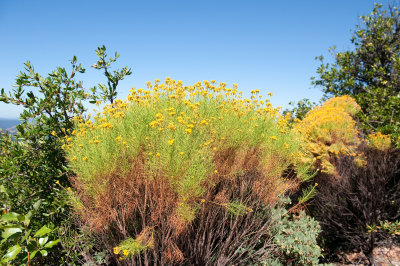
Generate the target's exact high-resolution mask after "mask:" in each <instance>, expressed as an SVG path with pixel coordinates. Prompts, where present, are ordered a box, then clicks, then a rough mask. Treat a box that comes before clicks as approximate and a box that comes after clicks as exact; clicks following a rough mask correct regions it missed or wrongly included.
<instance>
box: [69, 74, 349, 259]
mask: <svg viewBox="0 0 400 266" xmlns="http://www.w3.org/2000/svg"><path fill="white" fill-rule="evenodd" d="M288 119H289V116H286V117H283V116H282V115H280V109H279V108H273V107H272V105H271V104H270V102H269V99H268V98H263V97H262V96H260V95H259V91H258V90H254V91H252V95H251V97H250V99H246V98H243V96H242V92H240V91H238V88H237V85H235V84H234V86H233V87H232V88H228V87H227V86H226V84H225V83H219V84H217V83H216V82H215V81H204V82H203V83H201V82H198V83H196V84H193V85H191V86H184V85H183V82H182V81H175V80H172V79H170V78H167V79H166V80H165V82H164V83H161V82H160V81H159V80H156V81H155V82H154V83H153V84H152V83H150V82H148V83H147V89H146V90H145V89H135V88H132V89H131V92H130V94H129V96H128V97H127V99H126V100H125V101H121V100H116V101H115V102H114V104H112V105H106V106H105V107H104V109H103V110H100V111H99V112H98V113H97V114H96V115H95V116H94V117H93V118H86V119H85V118H84V117H82V116H80V117H76V118H75V121H76V130H75V132H73V137H72V139H65V146H64V148H65V150H66V152H67V158H68V159H69V161H70V164H71V166H72V168H73V169H74V171H75V173H76V177H74V178H72V183H73V184H74V187H75V189H76V194H74V195H76V196H75V197H76V198H75V199H74V202H75V209H76V212H77V213H78V214H79V215H80V216H81V219H82V220H83V221H84V222H86V223H87V224H88V225H89V226H90V227H91V228H92V229H93V230H94V231H95V232H99V231H105V230H110V228H113V230H114V231H113V232H114V233H115V232H116V231H117V232H119V233H120V235H124V236H127V235H131V236H132V235H136V238H129V237H128V238H127V239H126V240H125V241H124V242H122V244H121V243H114V245H115V246H118V247H121V246H122V249H124V250H127V251H129V252H126V253H127V254H137V253H140V252H142V251H143V250H145V249H147V248H151V246H153V245H156V243H157V241H160V240H159V239H158V238H157V237H155V236H154V235H157V234H160V232H159V231H157V230H162V229H160V228H169V229H168V230H170V231H169V232H170V233H169V234H168V237H167V238H166V239H169V240H168V241H170V242H169V243H165V245H166V246H168V245H169V247H168V248H167V247H166V248H167V251H165V252H167V253H168V252H169V251H171V252H172V251H173V252H174V253H176V254H178V255H179V249H178V248H177V245H176V244H175V242H173V236H177V235H180V234H182V232H184V231H185V230H187V228H188V226H189V225H190V224H191V223H192V222H193V221H194V220H195V218H196V217H197V216H198V214H199V213H200V212H201V209H202V208H204V206H209V205H213V206H215V207H224V208H226V209H227V211H232V212H234V210H236V209H244V210H252V209H251V207H252V206H246V203H243V202H240V201H238V200H236V199H235V198H234V196H232V195H234V194H232V195H231V194H229V193H230V192H229V191H230V190H229V189H228V188H230V187H234V186H235V184H236V183H235V182H236V179H237V178H238V176H246V175H247V176H251V177H252V179H251V180H250V181H249V182H248V186H249V193H250V195H252V196H251V197H252V198H256V199H258V200H259V201H261V202H263V203H264V204H268V205H271V206H273V205H274V204H275V203H276V202H277V201H278V198H279V196H281V195H284V194H285V193H287V191H288V190H290V189H293V188H294V187H296V186H297V185H298V182H299V181H300V180H302V179H307V178H309V175H308V169H309V165H308V164H307V163H306V162H303V161H302V160H301V158H300V157H298V156H295V155H297V154H298V153H302V152H303V151H302V145H301V141H302V140H301V137H300V136H299V133H298V132H296V131H292V130H290V129H289V127H288ZM349 134H350V133H349ZM289 168H290V169H291V170H292V172H295V173H296V177H295V178H282V177H283V175H284V172H285V171H286V170H287V169H289ZM250 174H251V175H250ZM246 184H247V183H246ZM217 188H218V189H217ZM238 189H239V187H237V188H235V189H234V190H232V191H236V190H238ZM210 191H214V192H215V193H214V192H213V193H214V194H213V193H211V192H210ZM229 195H231V196H229ZM76 202H80V203H79V204H78V203H76ZM232 206H236V207H235V208H232ZM246 213H247V212H246ZM240 214H242V213H241V212H240ZM135 219H136V220H137V222H136V225H135V226H136V227H135V226H134V228H135V229H134V230H132V229H130V230H131V231H132V232H131V233H130V234H127V232H126V231H124V230H129V229H128V228H132V224H130V225H129V226H128V224H129V223H135V222H134V220H135ZM116 224H119V226H116ZM121 224H122V225H121ZM163 230H164V229H163ZM165 230H166V229H165ZM138 237H139V238H141V239H142V240H143V241H138ZM157 239H158V240H157ZM129 243H130V244H132V245H131V246H132V247H129V245H130V244H129ZM140 243H142V244H140ZM149 243H151V244H149ZM122 249H121V250H122ZM119 251H120V250H118V252H119ZM168 254H169V253H168ZM176 254H175V255H174V256H172V255H169V257H171V260H175V261H176V260H179V259H181V258H182V256H181V255H179V256H178V255H176Z"/></svg>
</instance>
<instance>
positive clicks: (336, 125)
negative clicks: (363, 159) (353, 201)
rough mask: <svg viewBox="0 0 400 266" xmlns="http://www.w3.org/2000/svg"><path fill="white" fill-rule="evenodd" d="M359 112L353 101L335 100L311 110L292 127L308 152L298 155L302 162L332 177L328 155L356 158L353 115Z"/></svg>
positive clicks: (356, 141) (358, 141)
mask: <svg viewBox="0 0 400 266" xmlns="http://www.w3.org/2000/svg"><path fill="white" fill-rule="evenodd" d="M359 110H360V106H359V105H358V104H357V103H356V102H355V101H354V99H353V98H351V97H349V96H342V97H335V98H331V99H329V100H327V101H326V102H325V103H324V104H323V105H322V106H317V107H315V108H314V109H312V110H311V111H310V112H308V113H307V115H306V116H305V118H304V119H303V120H302V121H297V122H296V123H295V125H294V128H295V130H297V131H299V132H300V133H301V135H302V136H303V138H304V140H305V143H306V144H305V145H306V146H305V149H306V150H307V151H308V153H307V154H305V155H304V154H303V155H301V156H303V159H304V160H305V161H309V162H313V163H316V164H317V165H316V166H317V167H321V169H322V171H324V172H327V173H330V174H332V173H333V172H334V170H335V169H334V167H333V165H332V164H331V163H330V158H331V156H339V155H350V156H353V157H356V156H357V153H356V152H355V149H356V147H357V146H358V144H359V143H360V139H359V138H358V130H357V128H356V122H355V121H354V120H353V118H352V115H354V114H356V112H358V111H359Z"/></svg>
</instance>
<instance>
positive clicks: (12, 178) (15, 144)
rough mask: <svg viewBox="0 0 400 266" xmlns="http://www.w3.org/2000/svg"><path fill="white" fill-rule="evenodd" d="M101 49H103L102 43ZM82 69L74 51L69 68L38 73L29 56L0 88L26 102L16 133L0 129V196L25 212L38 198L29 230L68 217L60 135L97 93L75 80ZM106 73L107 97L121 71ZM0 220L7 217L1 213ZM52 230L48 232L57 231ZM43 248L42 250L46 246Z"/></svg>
mask: <svg viewBox="0 0 400 266" xmlns="http://www.w3.org/2000/svg"><path fill="white" fill-rule="evenodd" d="M102 49H104V51H105V47H104V46H103V47H102ZM101 58H103V59H104V58H105V56H103V57H101ZM114 61H115V58H114V59H112V60H111V61H110V62H107V63H105V65H104V66H105V67H109V66H110V63H111V62H114ZM84 72H85V69H84V68H83V67H82V66H81V64H78V63H77V58H76V57H73V59H72V60H71V70H70V71H68V70H67V69H66V68H63V67H58V68H57V69H56V70H54V71H52V72H51V73H49V74H48V76H47V77H43V76H41V75H40V74H39V73H37V72H36V71H35V70H34V68H33V66H32V65H31V63H30V62H29V61H28V62H26V63H25V71H23V72H21V73H20V74H19V75H18V76H17V79H16V85H15V87H16V88H15V89H14V90H13V91H12V92H8V93H6V92H5V91H4V89H2V90H1V92H0V101H2V102H4V103H8V104H14V105H21V106H23V107H24V111H23V112H22V114H21V115H20V120H21V124H20V125H18V126H17V129H18V132H17V135H16V136H14V138H12V137H11V136H10V135H9V134H7V133H2V132H0V185H2V186H3V188H4V190H5V191H6V194H7V197H5V196H4V195H5V194H4V193H3V194H4V195H0V201H1V202H2V205H3V209H4V212H5V213H6V212H10V211H11V212H13V213H19V214H23V213H29V211H30V210H31V208H32V206H33V204H34V203H35V202H37V201H39V200H40V201H41V205H40V207H38V209H37V211H36V215H35V216H34V217H32V219H31V221H30V228H31V229H32V230H33V232H34V231H35V230H38V229H39V228H42V227H43V226H45V225H46V226H49V227H52V228H57V227H58V226H60V225H61V224H62V223H64V222H65V221H67V220H68V219H70V218H69V216H70V215H69V208H68V206H67V200H66V198H65V195H64V192H63V190H64V189H63V187H67V186H69V185H70V184H69V180H68V176H70V175H71V172H70V168H69V165H68V162H67V160H66V158H65V153H64V149H63V148H64V147H65V146H63V143H62V141H61V139H64V140H67V141H68V136H69V135H70V134H71V133H72V132H73V130H74V118H73V117H76V116H81V117H82V115H83V114H84V113H85V111H86V107H85V102H86V101H90V102H91V103H95V102H96V101H97V100H98V99H100V98H101V96H100V95H98V94H97V88H96V87H94V88H92V89H90V90H87V89H85V88H84V87H83V85H82V82H81V81H77V80H76V74H77V73H84ZM124 73H125V72H124ZM107 78H109V79H111V81H110V80H109V84H112V88H113V90H112V92H113V93H112V97H109V99H110V101H111V102H112V99H113V97H115V96H116V85H117V84H118V80H120V76H118V77H115V76H113V75H108V76H107ZM115 82H116V83H115ZM28 89H31V90H28ZM0 222H5V221H4V219H3V218H0ZM55 231H56V230H55ZM55 231H54V232H53V231H52V234H53V235H52V236H50V237H55V234H56V232H55ZM8 245H14V246H15V245H19V246H20V247H22V246H23V243H22V242H18V241H13V242H10V241H8V242H3V245H2V246H1V250H0V255H1V254H3V253H4V252H6V250H8V248H9V247H8ZM21 252H22V251H21ZM59 252H61V251H60V250H59ZM41 254H42V255H43V256H44V255H47V252H43V253H41ZM51 256H52V257H53V258H52V259H54V260H49V259H48V260H49V261H47V263H48V264H53V265H54V264H58V262H57V260H59V259H60V257H62V256H61V254H60V253H58V254H57V255H55V256H53V254H49V257H51ZM16 259H18V257H17V258H16ZM18 262H19V263H22V261H18ZM15 263H17V262H15Z"/></svg>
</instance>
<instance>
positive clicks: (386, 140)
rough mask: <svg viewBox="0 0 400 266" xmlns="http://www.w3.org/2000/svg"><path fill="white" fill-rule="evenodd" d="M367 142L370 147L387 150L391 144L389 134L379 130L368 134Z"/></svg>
mask: <svg viewBox="0 0 400 266" xmlns="http://www.w3.org/2000/svg"><path fill="white" fill-rule="evenodd" d="M368 143H369V145H370V146H371V147H374V148H376V149H378V150H382V151H384V150H387V149H389V148H390V147H391V146H392V140H391V138H390V135H384V134H382V133H381V132H377V133H374V134H369V135H368Z"/></svg>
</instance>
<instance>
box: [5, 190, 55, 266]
mask: <svg viewBox="0 0 400 266" xmlns="http://www.w3.org/2000/svg"><path fill="white" fill-rule="evenodd" d="M0 193H6V190H5V188H4V187H0ZM40 204H41V201H40V200H39V201H38V202H36V203H35V204H34V205H33V208H32V210H30V211H29V212H28V213H27V214H25V215H24V214H18V213H15V212H7V211H6V210H7V209H0V210H1V211H2V212H4V214H3V215H2V216H1V219H0V232H1V238H2V240H1V242H0V247H1V248H0V262H2V263H10V262H13V261H14V260H16V259H17V258H18V259H19V260H18V261H22V262H23V263H26V264H27V265H29V263H31V262H32V260H33V259H34V258H35V257H36V255H40V257H41V258H40V260H39V261H40V262H42V261H43V260H42V258H43V257H46V256H47V255H48V251H49V250H50V249H51V248H53V247H54V246H55V245H57V244H58V243H59V242H60V240H59V239H56V240H51V238H49V237H50V235H51V233H52V231H53V230H54V228H53V229H51V228H48V227H47V226H46V225H43V226H42V227H41V228H40V229H39V230H37V231H36V232H32V229H31V227H30V223H31V219H32V217H33V216H34V215H35V213H36V212H37V211H38V209H39V207H40ZM3 246H6V247H8V246H9V248H8V249H4V248H3ZM3 251H4V252H3Z"/></svg>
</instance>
